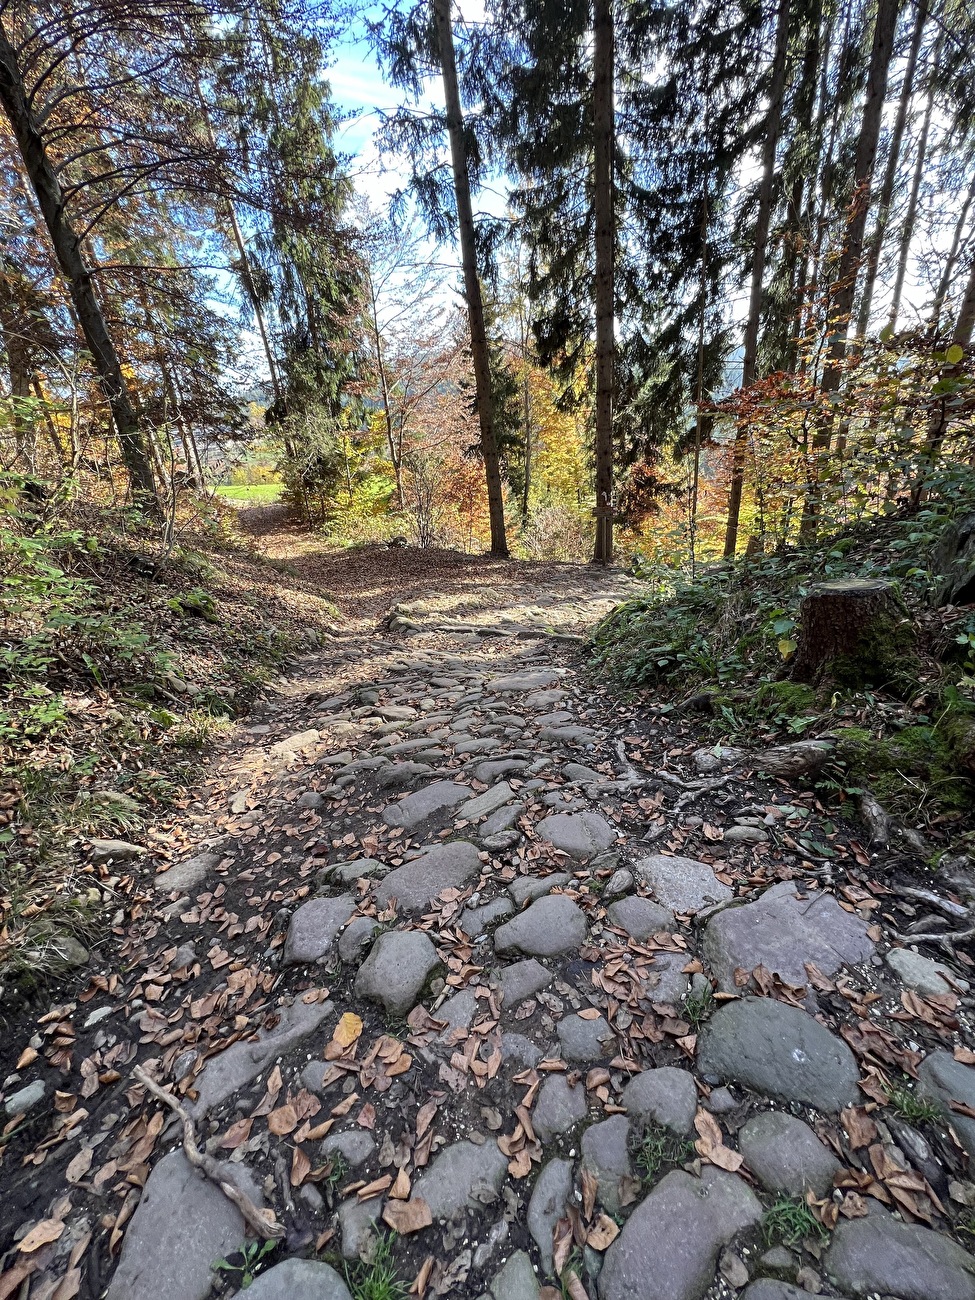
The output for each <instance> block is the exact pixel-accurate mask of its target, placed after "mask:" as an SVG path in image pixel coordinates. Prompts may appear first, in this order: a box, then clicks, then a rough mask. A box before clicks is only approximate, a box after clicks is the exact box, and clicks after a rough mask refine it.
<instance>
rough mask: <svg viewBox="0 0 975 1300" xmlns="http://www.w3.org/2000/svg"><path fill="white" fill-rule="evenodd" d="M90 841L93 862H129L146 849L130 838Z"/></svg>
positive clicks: (138, 856) (139, 856)
mask: <svg viewBox="0 0 975 1300" xmlns="http://www.w3.org/2000/svg"><path fill="white" fill-rule="evenodd" d="M88 843H89V846H90V849H91V860H92V862H129V861H131V860H132V858H141V857H142V855H143V854H144V853H145V851H146V850H145V848H144V847H143V845H141V844H130V843H129V842H128V840H89V841H88ZM181 887H182V886H174V888H181Z"/></svg>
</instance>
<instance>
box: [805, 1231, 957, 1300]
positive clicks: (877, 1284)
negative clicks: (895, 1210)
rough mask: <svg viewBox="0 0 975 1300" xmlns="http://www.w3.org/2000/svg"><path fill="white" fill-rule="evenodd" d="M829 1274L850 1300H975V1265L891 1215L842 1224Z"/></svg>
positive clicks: (829, 1256) (947, 1242) (943, 1240)
mask: <svg viewBox="0 0 975 1300" xmlns="http://www.w3.org/2000/svg"><path fill="white" fill-rule="evenodd" d="M825 1264H826V1273H827V1275H828V1276H829V1277H830V1279H831V1280H832V1281H833V1282H835V1283H836V1285H837V1286H838V1287H839V1288H840V1290H841V1291H843V1292H844V1293H845V1294H848V1295H851V1296H856V1297H860V1296H868V1295H876V1294H879V1295H885V1296H897V1298H898V1300H975V1259H973V1258H972V1256H971V1255H969V1254H968V1252H967V1251H965V1250H962V1248H961V1246H959V1245H958V1243H957V1242H955V1241H952V1239H951V1238H950V1237H945V1236H942V1234H941V1233H940V1232H932V1231H931V1229H930V1228H922V1227H920V1226H919V1225H918V1224H916V1223H899V1222H898V1221H897V1220H896V1219H895V1218H893V1217H889V1216H887V1215H874V1214H871V1215H869V1216H868V1217H867V1218H865V1219H848V1220H844V1219H841V1220H840V1222H839V1224H838V1225H837V1227H836V1229H835V1231H834V1233H833V1237H832V1240H831V1242H830V1246H829V1250H828V1251H827V1252H826V1258H825Z"/></svg>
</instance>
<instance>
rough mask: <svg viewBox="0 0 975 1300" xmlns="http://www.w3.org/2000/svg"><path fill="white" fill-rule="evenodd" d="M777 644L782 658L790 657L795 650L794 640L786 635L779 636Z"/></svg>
mask: <svg viewBox="0 0 975 1300" xmlns="http://www.w3.org/2000/svg"><path fill="white" fill-rule="evenodd" d="M778 645H779V654H780V655H781V656H782V658H783V659H791V658H792V656H793V655H794V654H795V652H796V643H795V641H791V640H790V639H789V638H788V637H787V636H784V637H781V638H780V640H779V643H778Z"/></svg>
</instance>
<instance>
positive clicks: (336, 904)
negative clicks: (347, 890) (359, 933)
mask: <svg viewBox="0 0 975 1300" xmlns="http://www.w3.org/2000/svg"><path fill="white" fill-rule="evenodd" d="M354 911H355V900H354V899H353V898H352V896H351V895H350V894H342V895H341V896H340V897H338V898H313V899H311V900H310V902H307V903H302V905H301V907H299V908H298V910H297V912H295V914H294V916H293V917H292V918H291V922H290V924H289V925H288V937H287V939H286V940H285V943H284V954H283V956H282V963H283V964H284V965H285V966H300V965H305V964H306V963H308V962H315V961H321V960H322V958H323V957H326V956H327V955H328V954H329V953H330V952H331V950H332V948H333V946H334V944H335V940H336V937H337V935H338V933H339V931H340V930H341V929H342V927H343V925H345V924H346V922H347V921H348V920H349V917H351V915H352V913H353V912H354Z"/></svg>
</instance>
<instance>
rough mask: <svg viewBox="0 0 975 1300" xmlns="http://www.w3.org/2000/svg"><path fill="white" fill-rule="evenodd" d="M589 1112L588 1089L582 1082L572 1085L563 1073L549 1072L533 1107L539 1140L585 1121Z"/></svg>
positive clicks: (533, 1119)
mask: <svg viewBox="0 0 975 1300" xmlns="http://www.w3.org/2000/svg"><path fill="white" fill-rule="evenodd" d="M588 1113H589V1108H588V1105H587V1103H586V1090H585V1088H583V1086H582V1085H581V1084H576V1085H575V1087H570V1085H569V1084H568V1083H567V1082H566V1079H565V1075H563V1074H550V1075H549V1076H548V1078H547V1079H546V1080H545V1082H544V1083H543V1084H542V1086H541V1088H540V1089H539V1091H538V1100H537V1101H536V1102H535V1109H534V1110H533V1111H532V1127H533V1128H534V1130H535V1135H536V1136H537V1137H538V1139H539V1141H540V1142H547V1141H548V1140H549V1138H553V1137H556V1136H557V1135H558V1134H560V1133H567V1132H568V1130H569V1129H570V1128H575V1126H576V1125H577V1124H579V1123H581V1122H582V1120H584V1119H585V1118H586V1115H587V1114H588Z"/></svg>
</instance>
